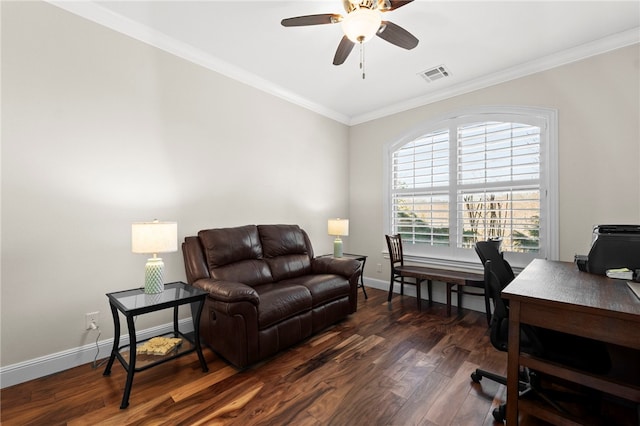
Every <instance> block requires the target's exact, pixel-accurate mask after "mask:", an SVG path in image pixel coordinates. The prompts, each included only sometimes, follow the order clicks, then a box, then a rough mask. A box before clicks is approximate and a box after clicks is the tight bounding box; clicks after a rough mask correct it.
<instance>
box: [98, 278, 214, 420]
mask: <svg viewBox="0 0 640 426" xmlns="http://www.w3.org/2000/svg"><path fill="white" fill-rule="evenodd" d="M207 294H208V293H207V292H206V291H204V290H201V289H199V288H196V287H193V286H190V285H187V284H185V283H183V282H175V283H170V284H165V286H164V291H163V292H162V293H157V294H146V293H145V292H144V289H142V288H137V289H133V290H125V291H118V292H114V293H108V294H107V297H108V298H109V306H110V307H111V314H112V316H113V327H114V336H113V348H112V349H111V357H109V362H108V363H107V366H106V368H105V369H104V373H103V375H104V376H108V375H110V374H111V367H112V366H113V362H114V361H115V359H116V358H118V361H120V363H121V364H122V366H123V367H124V369H125V370H126V371H127V381H126V384H125V387H124V395H123V396H122V404H120V408H121V409H123V408H127V407H128V406H129V395H130V394H131V386H132V385H133V375H134V374H135V373H136V372H139V371H143V370H146V369H148V368H151V367H154V366H156V365H159V364H162V363H164V362H167V361H170V360H172V359H175V358H177V357H180V356H183V355H186V354H189V353H191V352H194V351H195V352H197V353H198V359H199V360H200V365H201V367H202V371H203V372H206V371H209V369H208V367H207V363H206V361H205V359H204V356H203V355H202V348H201V346H200V315H201V313H202V307H203V306H204V301H205V298H206V297H207ZM186 304H193V305H192V306H193V307H194V308H195V309H192V313H193V316H194V318H193V328H194V333H193V339H191V338H189V337H188V336H187V335H185V334H183V333H182V332H180V330H179V329H178V307H179V306H180V305H186ZM168 308H173V332H172V333H169V334H170V335H172V336H173V337H182V338H183V342H182V344H181V345H179V346H178V347H176V348H175V349H173V350H171V351H170V352H169V353H167V354H166V355H143V354H140V355H137V354H136V347H137V345H138V343H143V342H145V341H146V340H143V341H141V342H138V341H137V338H136V325H135V324H136V323H135V317H136V316H138V315H142V314H146V313H149V312H155V311H160V310H163V309H168ZM118 312H120V313H122V314H123V315H124V316H125V317H126V318H127V326H128V328H129V344H127V345H122V346H120V317H119V315H118ZM147 340H148V339H147ZM126 348H128V349H129V350H128V351H123V350H124V349H126Z"/></svg>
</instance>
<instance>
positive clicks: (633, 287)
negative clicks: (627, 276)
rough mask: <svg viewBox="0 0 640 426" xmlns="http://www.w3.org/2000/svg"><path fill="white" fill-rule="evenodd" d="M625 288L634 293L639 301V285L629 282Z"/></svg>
mask: <svg viewBox="0 0 640 426" xmlns="http://www.w3.org/2000/svg"><path fill="white" fill-rule="evenodd" d="M627 286H629V288H630V289H631V291H632V292H634V293H635V294H636V296H638V299H640V283H632V282H631V281H627Z"/></svg>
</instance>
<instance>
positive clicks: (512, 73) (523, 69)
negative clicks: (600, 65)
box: [349, 27, 640, 126]
mask: <svg viewBox="0 0 640 426" xmlns="http://www.w3.org/2000/svg"><path fill="white" fill-rule="evenodd" d="M637 43H640V27H636V28H633V29H631V30H628V31H623V32H621V33H617V34H613V35H611V36H609V37H605V38H602V39H600V40H596V41H594V42H591V43H586V44H583V45H580V46H577V47H574V48H571V49H567V50H564V51H562V52H557V53H554V54H552V55H548V56H545V57H542V58H539V59H536V60H534V61H530V62H526V63H523V64H520V65H516V66H514V67H511V68H507V69H505V70H502V71H500V72H497V73H493V74H491V75H487V76H483V77H479V78H476V79H473V80H469V81H467V82H463V83H460V84H456V85H454V86H451V87H447V88H445V89H442V90H438V91H436V92H433V93H430V94H428V95H425V96H420V97H416V98H413V99H409V100H407V101H404V102H400V103H397V104H394V105H390V106H388V107H385V108H383V109H379V110H376V111H371V112H368V113H366V114H362V115H358V116H355V117H352V118H351V120H350V121H349V125H350V126H354V125H356V124H361V123H365V122H367V121H371V120H376V119H378V118H383V117H387V116H389V115H392V114H397V113H400V112H404V111H407V110H410V109H413V108H418V107H421V106H424V105H428V104H431V103H434V102H438V101H442V100H444V99H448V98H452V97H454V96H458V95H463V94H465V93H469V92H473V91H476V90H479V89H484V88H486V87H490V86H495V85H496V84H500V83H505V82H507V81H511V80H515V79H518V78H522V77H526V76H528V75H531V74H535V73H538V72H542V71H546V70H549V69H552V68H556V67H559V66H561V65H566V64H569V63H571V62H576V61H580V60H582V59H586V58H589V57H591V56H596V55H600V54H602V53H606V52H609V51H611V50H616V49H620V48H622V47H626V46H630V45H632V44H637Z"/></svg>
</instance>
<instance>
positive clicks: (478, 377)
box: [471, 372, 482, 383]
mask: <svg viewBox="0 0 640 426" xmlns="http://www.w3.org/2000/svg"><path fill="white" fill-rule="evenodd" d="M471 380H473V383H480V380H482V376H481V375H479V374H477V373H476V372H473V373H471Z"/></svg>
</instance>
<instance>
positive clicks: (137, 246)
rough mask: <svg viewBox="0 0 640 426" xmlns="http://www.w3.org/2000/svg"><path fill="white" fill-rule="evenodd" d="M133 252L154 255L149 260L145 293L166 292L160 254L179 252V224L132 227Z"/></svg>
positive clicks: (135, 225)
mask: <svg viewBox="0 0 640 426" xmlns="http://www.w3.org/2000/svg"><path fill="white" fill-rule="evenodd" d="M131 251H132V252H134V253H144V254H153V257H151V258H149V259H147V264H146V265H145V275H144V292H145V293H147V294H155V293H162V291H163V290H164V262H163V261H162V259H161V258H159V257H158V256H157V255H158V253H170V252H174V251H178V224H177V223H176V222H159V221H158V220H157V219H156V220H154V221H153V222H139V223H134V224H132V225H131Z"/></svg>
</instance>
